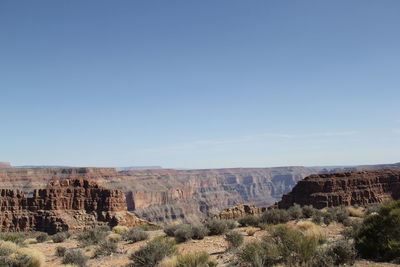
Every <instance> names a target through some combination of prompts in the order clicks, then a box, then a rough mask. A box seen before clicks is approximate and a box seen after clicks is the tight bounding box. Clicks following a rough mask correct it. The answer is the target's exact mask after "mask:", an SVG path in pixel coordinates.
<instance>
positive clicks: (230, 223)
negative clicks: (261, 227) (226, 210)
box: [225, 220, 238, 230]
mask: <svg viewBox="0 0 400 267" xmlns="http://www.w3.org/2000/svg"><path fill="white" fill-rule="evenodd" d="M225 223H226V227H228V229H229V230H232V229H235V228H236V227H238V223H237V222H236V221H235V220H225Z"/></svg>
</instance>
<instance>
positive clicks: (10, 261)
mask: <svg viewBox="0 0 400 267" xmlns="http://www.w3.org/2000/svg"><path fill="white" fill-rule="evenodd" d="M43 263H44V256H43V254H42V253H40V252H39V251H37V250H35V249H31V248H21V247H19V246H18V245H17V244H15V243H13V242H11V241H0V266H4V267H20V266H21V267H41V266H43Z"/></svg>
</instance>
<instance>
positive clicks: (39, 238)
mask: <svg viewBox="0 0 400 267" xmlns="http://www.w3.org/2000/svg"><path fill="white" fill-rule="evenodd" d="M48 238H49V235H48V234H47V233H43V232H42V233H40V234H39V235H38V236H37V237H36V240H37V242H38V243H43V242H45V241H46V240H47V239H48Z"/></svg>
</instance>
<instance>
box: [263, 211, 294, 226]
mask: <svg viewBox="0 0 400 267" xmlns="http://www.w3.org/2000/svg"><path fill="white" fill-rule="evenodd" d="M289 220H290V215H289V213H288V212H287V211H286V210H282V209H269V210H266V211H265V212H264V213H263V214H262V215H261V221H262V222H264V223H267V224H279V223H286V222H288V221H289Z"/></svg>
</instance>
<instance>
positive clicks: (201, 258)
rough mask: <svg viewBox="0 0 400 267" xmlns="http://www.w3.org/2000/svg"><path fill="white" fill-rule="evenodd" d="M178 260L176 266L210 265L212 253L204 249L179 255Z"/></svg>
mask: <svg viewBox="0 0 400 267" xmlns="http://www.w3.org/2000/svg"><path fill="white" fill-rule="evenodd" d="M176 261H177V262H176V267H208V266H209V263H210V255H209V254H208V253H207V252H204V251H202V252H196V253H191V254H185V255H179V256H178V257H177V260H176Z"/></svg>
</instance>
